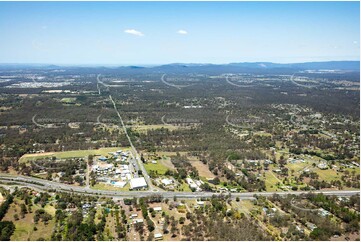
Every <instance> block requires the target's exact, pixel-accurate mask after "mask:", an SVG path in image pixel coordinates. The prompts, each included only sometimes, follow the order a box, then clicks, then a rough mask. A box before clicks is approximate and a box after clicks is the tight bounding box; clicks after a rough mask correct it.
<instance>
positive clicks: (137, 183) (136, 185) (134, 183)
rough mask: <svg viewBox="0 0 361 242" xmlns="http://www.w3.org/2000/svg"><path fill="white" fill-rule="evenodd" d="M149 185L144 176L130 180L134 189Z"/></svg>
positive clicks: (131, 187)
mask: <svg viewBox="0 0 361 242" xmlns="http://www.w3.org/2000/svg"><path fill="white" fill-rule="evenodd" d="M147 186H148V185H147V182H146V181H145V179H144V177H138V178H133V179H131V180H130V189H132V190H138V189H142V188H146V187H147Z"/></svg>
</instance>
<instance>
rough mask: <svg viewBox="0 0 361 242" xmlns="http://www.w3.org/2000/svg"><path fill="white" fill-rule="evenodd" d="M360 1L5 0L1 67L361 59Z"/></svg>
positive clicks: (0, 12) (0, 16) (0, 15)
mask: <svg viewBox="0 0 361 242" xmlns="http://www.w3.org/2000/svg"><path fill="white" fill-rule="evenodd" d="M359 8H360V4H359V2H222V3H221V2H0V33H1V34H0V63H52V64H90V65H96V64H110V65H127V64H163V63H174V62H183V63H229V62H245V61H249V62H254V61H272V62H280V63H286V62H306V61H327V60H359V57H360V55H359V52H360V37H359V36H360V16H359V13H360V12H359V11H360V10H359Z"/></svg>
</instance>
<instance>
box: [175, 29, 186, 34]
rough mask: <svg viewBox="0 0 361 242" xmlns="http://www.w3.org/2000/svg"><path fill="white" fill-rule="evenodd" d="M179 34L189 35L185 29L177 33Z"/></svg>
mask: <svg viewBox="0 0 361 242" xmlns="http://www.w3.org/2000/svg"><path fill="white" fill-rule="evenodd" d="M177 33H178V34H188V32H187V31H185V30H184V29H180V30H178V31H177Z"/></svg>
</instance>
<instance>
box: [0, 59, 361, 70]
mask: <svg viewBox="0 0 361 242" xmlns="http://www.w3.org/2000/svg"><path fill="white" fill-rule="evenodd" d="M67 68H71V69H73V68H85V69H113V70H129V71H142V70H147V71H174V72H184V71H187V72H193V71H211V72H220V71H221V72H234V71H256V72H258V71H266V72H267V70H269V71H272V72H273V71H276V72H277V71H297V70H341V71H346V70H348V71H360V61H325V62H305V63H290V64H280V63H272V62H240V63H229V64H196V63H190V64H188V63H173V64H166V65H158V66H152V67H145V66H134V65H133V66H119V67H106V66H101V65H99V66H95V65H94V66H93V67H91V66H81V65H74V66H70V65H68V66H67V65H62V66H60V65H46V64H0V69H67Z"/></svg>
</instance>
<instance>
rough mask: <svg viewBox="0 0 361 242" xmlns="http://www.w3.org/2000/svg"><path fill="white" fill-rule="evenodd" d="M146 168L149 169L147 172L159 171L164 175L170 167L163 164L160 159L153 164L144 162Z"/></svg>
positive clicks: (159, 173)
mask: <svg viewBox="0 0 361 242" xmlns="http://www.w3.org/2000/svg"><path fill="white" fill-rule="evenodd" d="M144 168H145V169H146V170H147V172H150V171H157V172H158V175H164V174H165V172H166V171H167V170H168V169H169V168H168V167H166V166H164V165H163V164H161V163H160V162H159V161H158V162H157V164H152V163H151V162H149V163H146V164H144Z"/></svg>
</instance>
